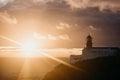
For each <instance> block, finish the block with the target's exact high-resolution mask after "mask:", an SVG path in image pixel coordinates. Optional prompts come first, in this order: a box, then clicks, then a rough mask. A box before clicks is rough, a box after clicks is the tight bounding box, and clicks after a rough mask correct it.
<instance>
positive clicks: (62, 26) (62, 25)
mask: <svg viewBox="0 0 120 80" xmlns="http://www.w3.org/2000/svg"><path fill="white" fill-rule="evenodd" d="M70 27H71V26H70V25H69V24H67V23H64V22H61V23H59V25H57V26H56V28H57V29H58V30H64V29H69V28H70Z"/></svg>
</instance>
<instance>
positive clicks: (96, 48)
mask: <svg viewBox="0 0 120 80" xmlns="http://www.w3.org/2000/svg"><path fill="white" fill-rule="evenodd" d="M84 49H88V48H84ZM89 49H120V48H119V47H92V48H89Z"/></svg>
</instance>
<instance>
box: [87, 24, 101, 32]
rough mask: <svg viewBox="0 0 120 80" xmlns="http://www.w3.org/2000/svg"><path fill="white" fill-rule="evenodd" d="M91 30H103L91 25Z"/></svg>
mask: <svg viewBox="0 0 120 80" xmlns="http://www.w3.org/2000/svg"><path fill="white" fill-rule="evenodd" d="M89 28H90V29H91V30H94V31H100V30H101V29H100V28H96V27H94V26H92V25H90V26H89Z"/></svg>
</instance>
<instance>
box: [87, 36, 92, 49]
mask: <svg viewBox="0 0 120 80" xmlns="http://www.w3.org/2000/svg"><path fill="white" fill-rule="evenodd" d="M86 41H87V42H86V48H92V45H93V43H92V37H91V35H90V34H89V35H88V36H87V39H86Z"/></svg>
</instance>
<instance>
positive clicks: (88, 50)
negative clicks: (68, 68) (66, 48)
mask: <svg viewBox="0 0 120 80" xmlns="http://www.w3.org/2000/svg"><path fill="white" fill-rule="evenodd" d="M119 53H120V49H119V48H118V47H93V43H92V37H91V35H88V36H87V39H86V47H85V48H84V49H83V50H82V55H71V56H70V63H76V62H78V61H81V60H87V59H94V58H98V57H107V56H116V55H119Z"/></svg>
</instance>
